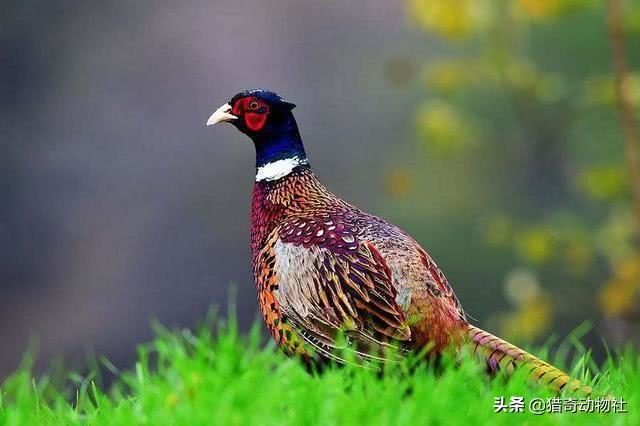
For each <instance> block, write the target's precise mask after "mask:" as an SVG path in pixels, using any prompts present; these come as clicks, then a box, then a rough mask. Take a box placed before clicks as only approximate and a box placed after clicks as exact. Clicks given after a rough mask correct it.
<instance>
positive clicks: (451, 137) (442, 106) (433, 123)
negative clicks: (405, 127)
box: [416, 101, 470, 153]
mask: <svg viewBox="0 0 640 426" xmlns="http://www.w3.org/2000/svg"><path fill="white" fill-rule="evenodd" d="M416 120H417V127H418V130H419V132H420V133H421V134H422V137H423V138H424V140H425V142H426V143H427V144H428V145H429V146H431V147H433V148H435V149H436V150H437V151H439V152H440V153H448V152H453V151H458V150H460V149H461V148H462V147H463V146H465V145H466V144H467V142H468V141H469V138H470V131H469V127H468V126H467V125H466V124H465V121H464V119H463V118H462V117H461V116H460V114H459V113H458V112H457V111H456V110H455V109H454V108H453V107H452V106H451V105H449V104H447V103H446V102H442V101H432V102H428V103H426V104H424V105H423V106H421V107H420V108H419V109H418V113H417V117H416Z"/></svg>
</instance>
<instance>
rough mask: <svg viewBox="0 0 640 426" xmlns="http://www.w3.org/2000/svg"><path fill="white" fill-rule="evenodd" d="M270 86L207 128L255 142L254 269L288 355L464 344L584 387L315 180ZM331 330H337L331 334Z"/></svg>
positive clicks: (222, 112) (265, 311)
mask: <svg viewBox="0 0 640 426" xmlns="http://www.w3.org/2000/svg"><path fill="white" fill-rule="evenodd" d="M294 107H295V105H294V104H292V103H290V102H287V101H286V100H284V99H283V98H281V97H280V96H278V95H277V94H276V93H274V92H271V91H268V90H263V89H253V90H247V91H244V92H241V93H238V94H237V95H235V96H234V97H233V98H232V99H231V100H230V101H229V102H228V103H226V104H224V105H222V106H221V107H220V108H218V109H217V110H216V111H215V112H214V113H213V114H212V115H211V117H210V118H209V119H208V121H207V125H213V124H216V123H222V122H228V123H231V124H233V125H234V126H235V127H236V128H237V129H238V130H240V131H241V132H242V133H244V134H246V135H247V136H248V137H249V138H250V139H251V140H252V141H253V144H254V146H255V151H256V168H257V172H256V176H255V184H254V187H253V197H252V203H251V256H252V265H253V275H254V279H255V284H256V288H257V293H258V302H259V305H260V310H261V311H262V315H263V317H264V322H265V324H266V326H267V328H268V330H269V332H270V334H271V335H272V336H273V338H274V339H275V341H276V343H277V344H278V346H279V347H280V348H281V349H282V350H283V351H284V352H285V353H286V354H288V355H290V356H299V357H301V358H302V359H303V360H305V361H307V362H310V363H315V362H318V361H322V360H324V361H327V360H335V361H337V362H345V359H344V358H343V356H342V355H343V354H344V351H345V350H347V351H350V352H351V354H353V355H354V356H353V357H350V358H353V359H355V360H356V362H358V363H363V364H365V363H368V362H370V361H376V362H378V361H379V362H382V361H385V360H386V359H387V358H388V357H390V356H391V355H388V354H391V353H393V354H395V355H394V356H402V354H404V353H407V352H408V351H411V350H420V349H421V348H428V350H429V354H435V355H438V354H440V353H442V352H443V351H444V350H445V349H446V348H448V347H451V346H453V347H456V348H460V347H462V346H465V345H466V346H468V347H470V349H471V350H472V351H473V352H474V353H475V354H477V355H479V356H480V357H481V358H482V359H483V360H484V361H485V362H486V364H487V368H488V369H489V370H490V371H496V370H499V369H502V370H505V371H507V372H510V371H513V370H514V369H515V368H517V367H519V366H524V365H526V366H527V368H528V369H529V372H530V375H531V376H532V378H534V379H535V380H537V381H539V382H541V383H544V384H546V385H548V386H549V387H551V388H553V389H555V390H558V391H559V390H562V389H567V390H571V391H580V392H582V393H586V394H589V393H591V389H590V388H589V387H588V386H586V385H583V384H582V383H580V382H579V381H577V380H573V379H572V378H571V377H569V375H567V374H566V373H564V372H562V371H560V370H559V369H557V368H555V367H553V366H551V365H550V364H548V363H546V362H544V361H542V360H540V359H539V358H537V357H535V356H533V355H531V354H529V353H527V352H525V351H524V350H522V349H520V348H518V347H516V346H514V345H512V344H510V343H508V342H506V341H504V340H502V339H500V338H498V337H496V336H494V335H492V334H490V333H488V332H486V331H484V330H481V329H480V328H478V327H476V326H474V325H472V324H470V323H469V322H468V321H467V317H466V315H465V312H464V310H463V308H462V306H461V304H460V302H459V301H458V298H457V297H456V295H455V293H454V291H453V288H452V287H451V285H450V284H449V282H448V281H447V278H446V276H445V275H444V273H443V272H442V270H441V269H440V268H439V267H438V266H437V265H436V263H435V262H434V260H433V258H432V257H431V256H430V255H429V254H428V253H427V252H426V251H425V250H424V249H423V248H422V247H421V246H420V245H419V244H418V243H417V242H416V241H415V240H414V239H413V238H412V237H411V236H409V235H408V234H407V233H406V232H404V231H403V230H401V229H400V228H398V227H397V226H395V225H392V224H390V223H388V222H386V221H385V220H383V219H381V218H379V217H376V216H374V215H372V214H369V213H366V212H364V211H362V210H359V209H358V208H357V207H355V206H353V205H351V204H349V203H347V202H346V201H344V200H342V199H341V198H339V197H338V196H336V195H335V194H333V193H332V192H330V191H329V190H327V188H325V187H324V185H322V183H321V182H320V181H319V180H318V178H317V177H316V175H315V174H314V172H313V171H312V169H311V168H310V165H309V160H308V158H307V156H306V154H305V150H304V146H303V144H302V139H301V137H300V133H299V131H298V126H297V124H296V120H295V118H294V116H293V113H292V109H293V108H294ZM339 336H340V337H341V338H338V337H339Z"/></svg>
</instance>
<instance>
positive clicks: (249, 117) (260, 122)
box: [244, 112, 267, 132]
mask: <svg viewBox="0 0 640 426" xmlns="http://www.w3.org/2000/svg"><path fill="white" fill-rule="evenodd" d="M244 122H245V124H246V125H247V128H248V129H249V130H251V131H253V132H259V131H260V130H262V128H263V127H264V125H265V123H266V122H267V113H266V112H262V113H260V112H246V113H245V114H244Z"/></svg>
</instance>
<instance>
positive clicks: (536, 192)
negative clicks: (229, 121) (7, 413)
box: [0, 0, 640, 376]
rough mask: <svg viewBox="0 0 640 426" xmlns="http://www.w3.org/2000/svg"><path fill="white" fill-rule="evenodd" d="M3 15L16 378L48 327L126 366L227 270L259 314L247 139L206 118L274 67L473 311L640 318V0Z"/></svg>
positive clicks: (609, 323)
mask: <svg viewBox="0 0 640 426" xmlns="http://www.w3.org/2000/svg"><path fill="white" fill-rule="evenodd" d="M612 5H613V6H614V7H615V6H620V11H619V12H620V13H617V14H616V13H615V12H616V10H617V9H615V8H614V9H610V7H611V6H612ZM612 11H613V13H611V12H612ZM0 21H1V22H0V52H1V53H2V54H1V56H0V60H1V61H2V66H1V67H0V114H1V117H2V120H0V135H2V141H1V142H0V143H1V144H2V148H3V151H2V155H1V156H0V182H1V183H2V185H0V195H1V196H2V199H3V200H4V202H3V203H2V205H1V206H0V235H1V236H2V238H1V240H0V241H1V243H0V250H2V253H3V255H2V256H0V341H2V342H3V344H2V346H3V350H2V351H1V353H0V376H3V375H5V374H6V373H8V372H9V371H11V370H13V369H14V368H15V367H16V366H17V365H18V362H19V360H20V357H21V355H22V354H23V353H24V351H25V350H26V349H27V348H28V346H29V341H30V339H32V338H35V340H37V342H38V348H39V352H40V359H41V362H42V363H43V364H46V363H48V362H49V360H50V359H51V358H52V357H54V356H56V355H62V356H64V358H65V359H66V360H68V362H69V363H71V364H77V363H79V362H82V360H83V359H84V357H85V355H86V353H87V352H95V353H98V354H101V355H105V356H107V357H108V358H110V359H111V360H113V361H114V363H115V364H116V365H119V366H126V365H127V363H128V362H130V360H132V359H133V357H134V351H135V349H134V348H135V344H136V343H139V342H140V341H144V340H145V339H148V338H149V337H150V335H151V332H150V328H149V321H150V319H151V318H157V319H159V320H160V322H162V323H164V324H166V325H168V326H184V327H191V326H193V325H194V324H195V323H196V322H197V321H198V320H200V319H202V318H203V317H204V315H205V313H206V311H207V309H208V307H209V306H210V305H212V304H214V305H218V306H223V307H224V306H225V305H226V300H227V293H228V288H229V287H230V286H231V285H235V287H236V288H237V294H238V297H237V298H238V310H239V313H240V318H241V320H242V323H243V324H244V326H247V325H248V324H250V323H252V322H253V321H254V319H255V318H256V317H257V315H256V312H257V307H256V298H255V291H254V288H253V282H252V278H251V273H250V258H249V241H248V240H249V235H248V227H249V196H250V195H249V194H250V188H251V184H252V180H253V179H252V178H253V173H254V168H253V148H252V147H251V146H250V143H249V142H248V140H245V138H244V137H243V136H241V135H238V134H237V133H236V132H234V131H233V129H231V128H226V129H213V130H212V129H206V128H205V126H204V122H205V120H206V118H207V117H208V116H209V114H210V113H211V112H212V111H213V109H215V108H216V107H217V106H218V105H220V104H221V103H223V102H226V101H227V100H228V99H229V98H230V97H231V96H232V95H233V94H235V93H236V92H238V91H240V90H241V89H244V88H249V87H255V86H263V87H267V88H270V89H273V90H276V91H278V92H279V93H280V94H282V95H283V96H284V97H286V98H287V99H289V100H291V101H292V102H295V103H296V104H297V105H298V107H297V109H296V111H295V112H296V117H297V119H298V122H299V125H300V128H301V132H302V136H303V139H304V141H305V143H306V146H307V151H308V153H309V155H310V158H311V162H312V166H313V167H314V168H315V170H316V172H317V174H318V175H319V176H320V177H321V179H323V180H324V181H325V183H326V184H327V186H328V187H329V188H331V189H332V190H333V191H334V192H336V193H338V194H340V195H341V196H343V197H344V198H345V199H347V200H350V201H352V202H354V203H355V204H356V205H358V206H359V207H361V208H363V209H365V210H368V211H371V212H373V213H376V214H378V215H380V216H382V217H385V218H386V219H388V220H390V221H392V222H394V223H396V224H398V225H400V226H401V227H403V228H404V229H406V230H407V231H408V232H409V233H411V234H412V235H413V236H414V237H415V238H416V239H417V240H418V241H419V242H420V243H421V244H422V245H423V246H424V247H425V248H426V249H427V250H428V251H429V252H430V253H431V255H432V256H433V257H434V258H435V259H436V261H437V262H438V264H439V265H440V266H441V267H442V268H443V269H444V271H445V272H446V274H447V276H448V277H449V280H450V282H451V283H452V284H453V286H454V288H455V289H456V291H457V294H458V296H459V298H460V300H461V301H462V303H463V305H464V306H465V308H466V310H467V312H468V313H469V314H470V316H471V317H473V318H475V319H476V320H477V323H478V324H479V325H480V326H482V327H484V328H486V329H488V330H489V331H492V332H495V333H497V334H500V335H501V336H502V337H505V338H508V339H511V340H514V341H515V343H531V342H536V343H540V342H544V341H546V340H547V339H548V338H549V336H552V335H555V336H558V337H563V336H564V335H566V334H567V333H568V332H570V331H571V330H573V329H574V328H575V327H577V326H578V325H579V324H581V323H582V322H584V321H585V320H588V321H591V322H592V323H593V325H594V328H593V330H592V332H591V333H590V334H589V335H588V336H587V337H586V339H585V343H587V344H588V345H590V346H592V347H594V351H595V352H596V354H602V351H603V346H602V343H601V339H605V341H606V342H607V343H608V344H609V345H611V346H616V345H620V344H623V343H625V342H629V341H632V342H636V344H638V342H640V251H639V250H638V245H637V241H639V240H640V239H638V238H637V237H636V238H634V235H637V234H636V233H637V232H638V230H639V229H640V211H638V210H635V211H636V213H637V214H634V208H633V206H634V200H635V202H638V203H640V199H638V198H637V197H636V198H634V197H633V196H632V194H633V193H634V188H637V187H638V185H640V182H638V179H633V178H632V177H631V176H634V173H636V176H637V173H638V171H637V170H636V169H635V168H634V165H633V164H634V163H633V147H634V146H637V144H638V140H637V134H638V129H637V122H638V121H637V119H638V111H640V2H638V1H630V0H626V1H618V0H609V1H596V0H406V1H404V2H401V1H397V2H381V1H374V0H362V1H353V2H300V1H293V0H277V1H276V0H270V1H258V0H253V1H247V2H234V1H204V0H194V1H192V2H189V3H185V4H180V5H178V4H177V3H171V2H152V1H150V0H143V1H137V2H135V3H131V2H126V1H114V2H80V1H65V2H62V1H49V2H41V1H32V0H25V1H19V2H18V1H14V2H11V1H9V2H4V3H3V14H2V17H0ZM621 42H623V43H626V46H625V48H624V49H618V50H617V54H616V55H614V52H615V51H616V49H615V47H616V46H617V47H618V48H619V47H620V46H621ZM614 57H615V58H617V59H618V60H620V59H621V58H622V60H623V62H626V66H625V67H622V72H620V73H618V75H617V78H616V74H615V73H614V72H613V70H614V66H613V64H614ZM616 87H619V88H621V89H620V90H618V91H616ZM620 101H622V102H620ZM621 106H622V107H621ZM625 111H626V113H627V114H626V119H623V117H625V114H624V113H625ZM629 112H630V113H629ZM634 120H635V123H633V121H634ZM630 122H631V124H632V126H631V127H630V126H629V124H630ZM625 125H626V126H627V127H626V129H627V133H625V132H624V129H625ZM632 127H633V128H634V129H635V130H632V131H631V132H629V130H628V129H629V128H632ZM634 135H635V136H634ZM638 205H640V204H638Z"/></svg>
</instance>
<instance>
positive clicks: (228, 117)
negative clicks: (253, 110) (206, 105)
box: [207, 104, 238, 126]
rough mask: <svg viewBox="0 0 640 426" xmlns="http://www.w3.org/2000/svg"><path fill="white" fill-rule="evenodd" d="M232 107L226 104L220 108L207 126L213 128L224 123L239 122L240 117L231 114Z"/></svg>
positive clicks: (208, 121)
mask: <svg viewBox="0 0 640 426" xmlns="http://www.w3.org/2000/svg"><path fill="white" fill-rule="evenodd" d="M230 111H231V105H230V104H224V105H222V106H221V107H220V108H218V109H217V110H216V112H214V113H213V114H211V117H209V119H208V120H207V126H212V125H214V124H218V123H222V122H223V121H233V120H237V119H238V117H236V116H235V115H233V114H231V113H230Z"/></svg>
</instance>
